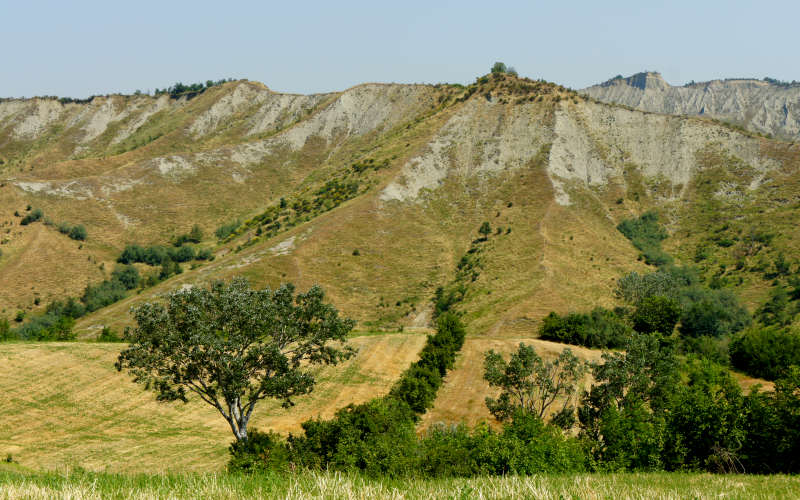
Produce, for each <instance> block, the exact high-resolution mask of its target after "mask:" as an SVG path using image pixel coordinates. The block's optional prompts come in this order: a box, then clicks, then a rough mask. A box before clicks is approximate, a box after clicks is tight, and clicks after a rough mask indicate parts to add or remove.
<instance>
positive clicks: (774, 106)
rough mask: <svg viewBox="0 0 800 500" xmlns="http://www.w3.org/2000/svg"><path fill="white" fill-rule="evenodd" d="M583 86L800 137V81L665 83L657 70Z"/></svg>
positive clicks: (634, 103) (632, 101)
mask: <svg viewBox="0 0 800 500" xmlns="http://www.w3.org/2000/svg"><path fill="white" fill-rule="evenodd" d="M582 92H584V93H586V94H587V95H589V96H591V97H593V98H595V99H598V100H600V101H603V102H612V103H617V104H622V105H625V106H629V107H632V108H636V109H640V110H643V111H652V112H655V113H666V114H674V115H687V116H703V117H708V118H712V119H717V120H723V121H726V122H730V123H733V124H736V125H739V126H742V127H744V128H746V129H747V130H750V131H752V132H756V133H761V134H768V135H771V136H775V137H780V138H784V139H789V140H796V139H798V138H800V83H798V82H792V83H786V82H779V81H777V80H774V79H770V78H765V79H763V80H757V79H754V78H730V79H725V80H711V81H708V82H700V83H697V82H691V83H688V84H686V85H683V86H672V85H670V84H668V83H667V82H666V81H665V80H664V79H663V78H662V77H661V75H660V74H659V73H655V72H643V73H637V74H635V75H632V76H629V77H627V78H623V77H622V76H617V77H616V78H612V79H611V80H608V81H606V82H604V83H601V84H599V85H593V86H591V87H588V88H586V89H583V90H582Z"/></svg>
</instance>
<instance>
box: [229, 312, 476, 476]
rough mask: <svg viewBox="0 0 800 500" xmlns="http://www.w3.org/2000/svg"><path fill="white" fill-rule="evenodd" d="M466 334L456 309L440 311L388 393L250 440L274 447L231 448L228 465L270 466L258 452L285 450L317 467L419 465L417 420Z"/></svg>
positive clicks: (397, 471)
mask: <svg viewBox="0 0 800 500" xmlns="http://www.w3.org/2000/svg"><path fill="white" fill-rule="evenodd" d="M464 335H465V331H464V327H463V325H462V324H461V321H460V320H459V318H458V317H457V316H456V315H454V314H452V313H445V314H442V315H441V316H440V317H439V318H438V320H437V331H436V334H434V335H431V336H429V337H428V341H427V342H426V344H425V347H424V348H423V349H422V351H421V352H420V359H419V361H417V362H415V363H413V364H412V365H411V366H410V367H409V368H408V369H407V370H406V371H405V372H404V373H403V375H401V377H400V379H399V380H398V381H397V382H396V383H395V385H394V386H393V387H392V389H391V391H390V392H389V394H388V395H387V396H385V397H382V398H376V399H373V400H371V401H368V402H366V403H363V404H360V405H352V404H351V405H349V406H347V407H345V408H342V409H341V410H339V411H338V412H337V413H336V416H334V418H332V419H329V420H321V419H313V420H309V421H306V422H303V424H302V427H303V435H301V436H290V437H289V439H288V440H286V441H285V442H284V441H281V442H277V441H275V440H271V441H269V442H267V440H266V439H262V440H261V441H260V442H259V444H257V445H254V446H256V447H264V446H267V445H269V446H270V449H274V450H275V451H274V452H273V451H270V452H268V453H266V455H264V453H263V452H262V453H261V455H255V454H253V453H252V452H251V451H248V450H250V448H249V446H250V445H242V446H240V447H239V448H237V449H234V448H232V449H231V452H232V453H233V455H232V460H231V462H230V463H229V469H230V470H251V469H264V468H274V467H275V464H271V463H270V462H269V460H264V459H262V458H261V457H262V456H267V457H272V456H286V457H287V460H289V461H291V463H295V464H298V465H303V466H305V467H309V468H315V469H323V470H325V469H336V470H359V471H363V472H366V473H368V474H372V475H404V474H410V473H412V472H413V471H414V470H415V468H416V467H417V466H418V461H417V458H416V456H417V455H418V452H417V448H418V446H419V443H418V442H417V438H416V434H415V431H414V427H415V424H416V422H417V420H418V418H419V415H420V414H422V413H424V412H425V411H426V410H427V409H428V408H430V407H431V406H432V404H433V400H434V398H435V396H436V391H437V390H438V388H439V386H440V385H441V382H442V377H443V376H444V374H445V373H446V372H447V370H448V369H450V368H452V366H453V363H454V362H455V356H456V353H457V352H458V351H459V350H460V349H461V346H462V345H463V342H464ZM284 465H285V464H284ZM279 467H280V466H279Z"/></svg>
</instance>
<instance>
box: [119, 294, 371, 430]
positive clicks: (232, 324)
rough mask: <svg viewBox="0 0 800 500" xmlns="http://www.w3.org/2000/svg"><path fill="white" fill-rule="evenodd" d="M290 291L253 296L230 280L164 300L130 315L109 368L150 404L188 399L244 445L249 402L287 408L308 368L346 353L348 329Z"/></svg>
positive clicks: (326, 309) (318, 299) (325, 307)
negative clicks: (124, 374)
mask: <svg viewBox="0 0 800 500" xmlns="http://www.w3.org/2000/svg"><path fill="white" fill-rule="evenodd" d="M294 291H295V289H294V286H293V285H291V284H287V285H283V286H281V287H280V288H278V289H276V290H270V289H269V288H265V289H263V290H253V289H251V288H250V286H249V284H248V282H247V280H246V279H244V278H235V279H234V280H232V281H231V282H230V283H229V284H225V283H224V282H221V281H218V282H215V283H213V284H212V285H211V286H210V287H209V288H201V287H192V288H189V289H182V290H177V291H174V292H171V293H170V294H168V295H167V296H166V303H165V304H162V303H144V304H142V305H141V306H139V307H136V308H135V309H134V310H133V315H134V318H135V319H136V323H137V326H136V328H134V329H130V328H128V329H126V331H125V340H126V341H127V342H129V343H130V346H129V347H128V348H127V349H126V350H124V351H122V352H121V353H120V355H119V358H118V359H117V362H116V367H117V370H120V371H121V370H123V369H126V370H128V371H129V372H130V373H131V374H132V375H133V377H134V381H136V382H138V383H141V384H144V385H145V387H146V388H151V389H153V390H154V391H155V392H156V394H157V399H158V400H159V401H176V400H178V401H184V402H186V401H187V399H188V398H187V397H188V395H189V393H194V394H195V395H197V396H198V397H200V399H201V400H203V401H204V402H206V403H207V404H209V405H211V406H212V407H214V408H215V409H216V410H217V411H219V413H220V414H221V415H222V416H223V417H224V418H225V420H226V421H227V422H228V424H229V425H230V427H231V431H233V434H234V436H235V437H236V439H237V440H238V441H242V440H246V439H247V424H248V422H249V421H250V417H251V416H252V414H253V410H254V409H255V406H256V404H257V403H258V401H260V400H262V399H265V398H274V399H278V400H281V401H282V405H283V407H285V408H288V407H290V406H292V405H293V404H294V403H293V401H292V399H293V398H294V397H295V396H300V395H303V394H307V393H309V392H311V391H312V390H313V388H314V384H315V379H314V375H313V373H312V372H311V371H309V369H310V366H311V365H315V364H336V363H338V362H340V361H342V360H344V359H346V358H349V357H350V356H351V355H352V354H353V350H352V349H351V348H349V347H347V346H344V345H343V343H344V342H346V340H347V334H348V332H350V330H351V329H352V328H353V326H354V324H355V322H354V321H353V320H351V319H346V318H340V317H339V313H338V311H337V310H336V309H335V308H334V307H333V306H332V305H330V304H327V303H325V302H324V301H323V299H324V293H323V291H322V289H321V288H320V287H318V286H313V287H311V289H309V291H308V292H306V293H298V294H297V295H296V296H295V293H294ZM336 344H338V345H336Z"/></svg>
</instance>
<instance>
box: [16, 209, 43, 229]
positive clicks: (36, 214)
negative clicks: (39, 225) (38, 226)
mask: <svg viewBox="0 0 800 500" xmlns="http://www.w3.org/2000/svg"><path fill="white" fill-rule="evenodd" d="M42 217H44V212H42V210H41V209H39V208H37V209H35V210H33V211H32V212H31V213H29V214H28V215H26V216H25V217H23V218H22V220H21V221H20V222H19V223H20V224H21V225H23V226H27V225H28V224H30V223H32V222H38V221H40V220H42Z"/></svg>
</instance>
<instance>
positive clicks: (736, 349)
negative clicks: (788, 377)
mask: <svg viewBox="0 0 800 500" xmlns="http://www.w3.org/2000/svg"><path fill="white" fill-rule="evenodd" d="M730 354H731V363H732V364H733V366H734V367H736V368H737V369H739V370H742V371H743V372H745V373H748V374H750V375H752V376H754V377H760V378H765V379H767V380H775V379H777V378H780V377H781V376H783V375H784V374H786V373H787V371H788V370H789V367H790V366H792V365H797V366H800V333H798V332H797V331H796V330H792V329H790V328H782V327H779V326H767V327H753V328H750V329H748V330H746V331H744V332H742V333H740V334H739V335H737V336H736V337H734V339H733V340H732V341H731V344H730Z"/></svg>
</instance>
